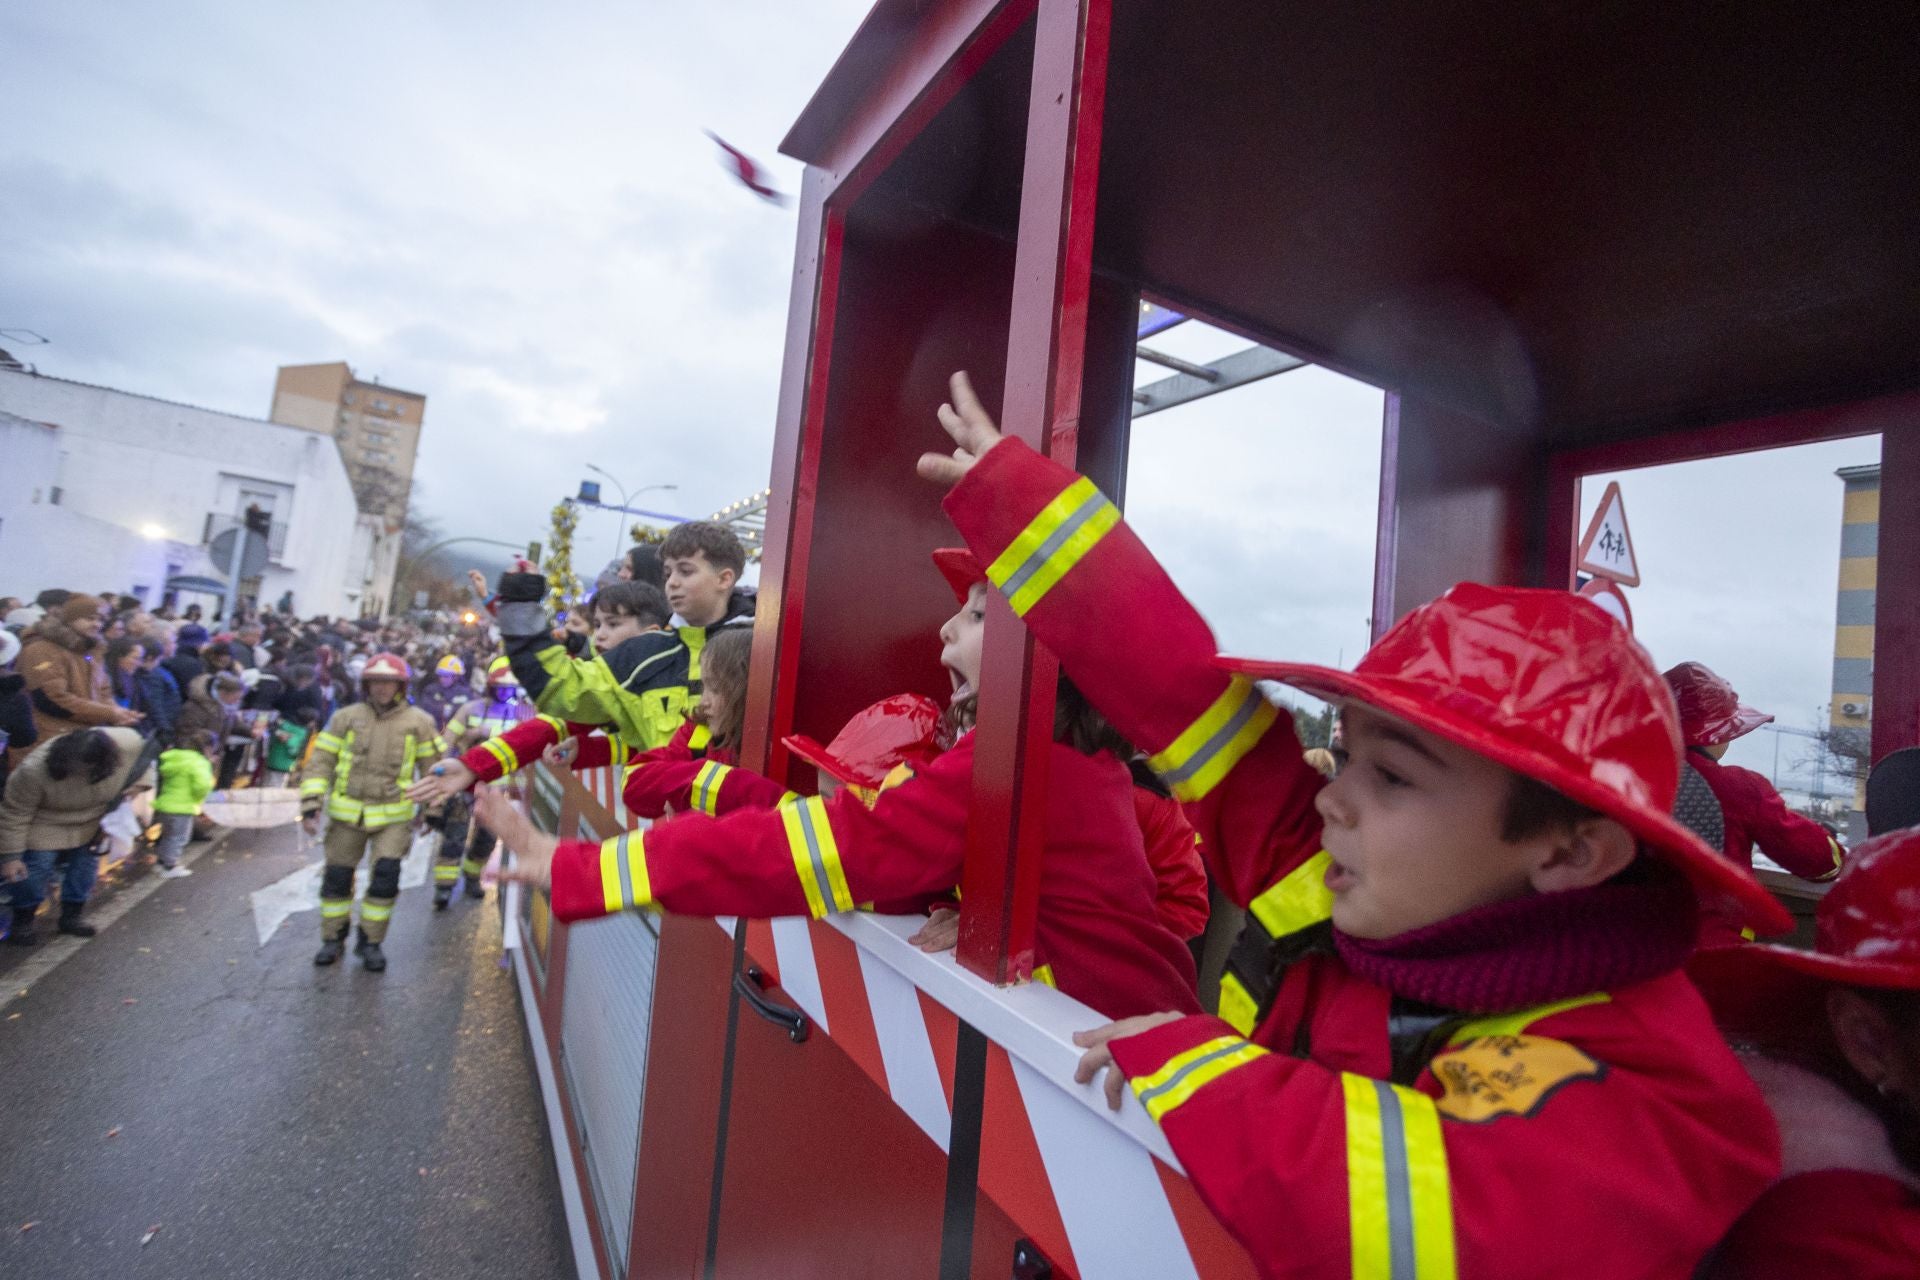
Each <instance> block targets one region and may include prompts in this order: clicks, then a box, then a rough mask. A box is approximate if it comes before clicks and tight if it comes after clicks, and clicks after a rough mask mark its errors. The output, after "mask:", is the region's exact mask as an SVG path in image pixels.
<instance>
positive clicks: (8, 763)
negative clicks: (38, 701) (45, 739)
mask: <svg viewBox="0 0 1920 1280" xmlns="http://www.w3.org/2000/svg"><path fill="white" fill-rule="evenodd" d="M0 732H3V733H5V734H6V735H7V749H6V750H5V751H0V787H4V786H6V785H7V773H8V771H9V770H10V769H11V768H12V767H13V766H14V765H15V764H18V763H19V762H20V761H22V760H24V759H26V758H27V752H29V751H31V750H32V749H33V744H34V743H36V742H38V741H39V740H40V728H39V726H38V725H36V724H35V723H34V719H33V699H32V698H31V697H30V696H29V695H28V693H27V678H26V677H25V676H23V675H20V674H18V673H17V672H12V671H7V672H0Z"/></svg>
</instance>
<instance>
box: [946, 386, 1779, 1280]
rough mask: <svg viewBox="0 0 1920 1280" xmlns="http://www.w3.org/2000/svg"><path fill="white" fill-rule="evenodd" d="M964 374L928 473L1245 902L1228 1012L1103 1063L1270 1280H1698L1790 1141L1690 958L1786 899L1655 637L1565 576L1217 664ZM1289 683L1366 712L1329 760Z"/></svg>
mask: <svg viewBox="0 0 1920 1280" xmlns="http://www.w3.org/2000/svg"><path fill="white" fill-rule="evenodd" d="M952 390H953V404H952V405H943V406H941V409H940V412H939V417H940V422H941V425H942V426H943V427H944V428H945V429H946V431H947V432H948V433H949V435H950V436H951V437H952V438H953V441H954V443H955V444H956V445H957V446H958V448H957V449H955V450H954V451H953V452H952V453H951V454H929V455H926V456H925V457H923V458H922V459H921V462H920V471H921V473H922V475H923V476H925V477H926V478H928V479H930V480H934V481H937V482H940V483H943V484H947V485H951V486H952V492H951V494H950V495H949V496H948V498H947V500H946V508H947V512H948V514H949V515H950V516H951V517H952V519H953V521H954V523H955V524H956V525H957V526H958V527H959V529H960V532H961V533H962V535H963V536H964V537H965V538H966V541H967V543H968V545H969V546H970V547H971V548H972V550H973V552H974V554H975V555H976V556H977V557H978V558H979V559H980V561H981V562H982V563H983V564H985V565H986V566H987V571H988V576H989V577H990V579H991V580H992V582H993V584H994V587H995V588H996V589H997V590H998V591H999V592H1000V593H1001V594H1002V595H1003V596H1004V598H1005V599H1006V601H1007V602H1008V604H1009V605H1010V606H1011V607H1012V609H1013V611H1014V612H1015V613H1016V614H1017V615H1019V616H1021V617H1022V618H1023V619H1024V620H1025V622H1026V624H1027V626H1028V627H1029V628H1030V629H1031V630H1032V632H1033V634H1034V635H1035V637H1036V638H1037V639H1038V640H1040V641H1041V642H1042V643H1044V644H1045V645H1046V646H1047V647H1048V648H1049V649H1051V650H1052V651H1053V652H1054V653H1055V654H1057V655H1058V657H1059V659H1060V662H1061V665H1062V667H1063V669H1064V670H1065V671H1066V672H1067V674H1068V675H1069V676H1070V677H1071V678H1072V679H1073V681H1074V683H1075V684H1077V685H1078V686H1079V687H1080V688H1081V689H1082V690H1084V691H1085V693H1086V695H1087V697H1088V698H1089V699H1091V700H1092V702H1093V704H1094V705H1095V706H1096V707H1098V708H1100V709H1101V710H1102V711H1104V712H1106V713H1107V714H1108V716H1109V717H1110V718H1111V719H1112V720H1113V722H1114V725H1115V727H1116V728H1118V729H1119V730H1120V731H1121V732H1122V733H1123V734H1125V735H1126V736H1127V737H1128V738H1129V739H1130V740H1132V741H1134V742H1136V743H1138V744H1139V745H1140V746H1141V747H1142V748H1144V749H1146V750H1147V751H1149V752H1150V753H1151V757H1150V758H1151V761H1152V764H1153V767H1154V769H1155V771H1156V772H1158V773H1159V774H1160V776H1161V777H1162V778H1163V779H1164V780H1165V781H1166V783H1167V785H1168V786H1169V787H1170V789H1171V790H1172V791H1173V793H1174V794H1175V795H1176V796H1177V797H1179V798H1180V800H1181V801H1182V802H1183V803H1184V804H1185V806H1186V810H1187V813H1188V815H1189V817H1190V819H1191V821H1192V822H1193V825H1194V828H1195V829H1196V830H1197V831H1198V832H1199V835H1200V839H1201V849H1202V853H1203V855H1204V856H1205V857H1206V858H1207V860H1208V864H1209V866H1210V868H1211V870H1212V872H1213V874H1214V877H1215V879H1216V881H1217V882H1219V883H1220V884H1221V885H1222V886H1224V887H1225V888H1226V890H1227V892H1228V893H1229V895H1230V896H1231V897H1232V898H1233V900H1234V901H1235V902H1236V903H1238V904H1241V905H1243V906H1245V907H1247V908H1248V914H1249V916H1250V920H1249V924H1248V929H1249V932H1250V933H1251V934H1252V935H1253V936H1252V937H1251V938H1249V939H1248V940H1246V941H1244V942H1243V944H1242V947H1241V949H1240V954H1239V964H1238V966H1237V967H1236V969H1235V973H1236V974H1237V977H1238V985H1237V990H1235V991H1234V992H1233V998H1232V999H1231V1000H1229V999H1228V998H1227V994H1226V993H1225V992H1223V996H1222V1010H1221V1011H1222V1014H1223V1015H1225V1016H1222V1017H1214V1016H1209V1015H1199V1016H1181V1015H1180V1014H1178V1013H1175V1012H1169V1013H1165V1014H1159V1015H1154V1016H1149V1017H1140V1018H1129V1019H1126V1020H1124V1021H1120V1022H1117V1023H1113V1024H1110V1025H1108V1026H1105V1027H1101V1028H1097V1029H1094V1030H1090V1031H1087V1032H1082V1033H1079V1034H1078V1035H1076V1037H1075V1039H1076V1041H1077V1042H1078V1043H1079V1044H1080V1045H1081V1046H1082V1047H1083V1048H1085V1049H1086V1050H1087V1053H1086V1055H1085V1057H1083V1059H1082V1060H1081V1064H1080V1069H1079V1078H1080V1079H1081V1080H1082V1081H1085V1082H1093V1081H1095V1080H1097V1079H1099V1078H1100V1076H1101V1074H1102V1073H1103V1072H1104V1073H1105V1076H1106V1078H1105V1082H1104V1083H1105V1085H1106V1089H1107V1093H1108V1097H1109V1100H1110V1102H1111V1104H1112V1105H1113V1106H1115V1107H1118V1106H1119V1105H1120V1104H1121V1102H1122V1099H1123V1095H1124V1092H1125V1090H1126V1088H1127V1086H1128V1085H1130V1086H1131V1088H1132V1092H1133V1094H1134V1096H1135V1097H1136V1098H1137V1099H1138V1101H1139V1104H1140V1105H1141V1106H1142V1107H1143V1108H1144V1109H1145V1110H1146V1112H1147V1114H1148V1115H1149V1116H1150V1117H1151V1118H1152V1119H1153V1120H1154V1121H1155V1122H1156V1123H1158V1124H1159V1126H1160V1127H1161V1129H1162V1131H1163V1132H1164V1133H1165V1134H1166V1137H1167V1140H1168V1141H1169V1142H1170V1143H1171V1145H1172V1147H1173V1150H1174V1151H1175V1153H1176V1154H1177V1155H1178V1156H1179V1157H1180V1160H1181V1163H1182V1164H1183V1165H1184V1166H1185V1169H1186V1172H1187V1174H1188V1176H1189V1178H1190V1179H1191V1180H1192V1182H1193V1185H1194V1187H1195V1188H1196V1189H1197V1190H1198V1192H1199V1194H1200V1195H1201V1197H1202V1198H1203V1199H1204V1200H1205V1201H1206V1203H1207V1204H1208V1206H1209V1207H1210V1208H1211V1209H1212V1210H1213V1212H1214V1213H1215V1214H1216V1215H1217V1216H1218V1217H1219V1219H1220V1221H1221V1222H1222V1223H1223V1224H1224V1225H1225V1226H1226V1227H1227V1229H1228V1230H1229V1231H1230V1232H1231V1233H1232V1234H1233V1235H1234V1236H1235V1238H1237V1239H1238V1240H1239V1241H1240V1242H1241V1243H1242V1244H1243V1245H1244V1246H1245V1247H1246V1248H1247V1250H1248V1252H1249V1253H1250V1254H1251V1256H1252V1258H1253V1260H1254V1261H1255V1263H1256V1264H1257V1265H1258V1266H1259V1267H1260V1269H1261V1270H1262V1272H1263V1273H1264V1274H1267V1275H1272V1276H1287V1277H1325V1278H1327V1280H1332V1278H1334V1277H1340V1278H1342V1280H1348V1278H1355V1277H1367V1278H1369V1280H1371V1278H1372V1277H1393V1278H1395V1280H1400V1278H1402V1277H1406V1278H1415V1277H1417V1278H1419V1280H1441V1278H1444V1280H1454V1277H1464V1276H1473V1277H1483V1276H1527V1277H1534V1278H1538V1277H1568V1278H1569V1280H1572V1278H1574V1277H1578V1278H1580V1280H1591V1278H1592V1277H1595V1276H1601V1275H1604V1276H1607V1277H1609V1280H1625V1278H1628V1277H1675V1278H1679V1277H1685V1276H1687V1275H1689V1274H1690V1272H1691V1270H1692V1268H1693V1267H1694V1266H1695V1264H1696V1263H1698V1261H1699V1260H1700V1259H1701V1258H1702V1257H1704V1256H1705V1255H1706V1254H1707V1252H1708V1250H1709V1249H1710V1248H1711V1247H1712V1246H1713V1245H1714V1244H1715V1242H1716V1241H1718V1240H1719V1239H1720V1237H1721V1236H1722V1235H1723V1234H1724V1233H1725V1231H1726V1230H1727V1228H1728V1227H1729V1226H1731V1225H1732V1223H1733V1222H1734V1220H1735V1219H1736V1218H1738V1217H1739V1215H1740V1213H1741V1212H1742V1211H1743V1210H1744V1209H1745V1208H1746V1206H1747V1205H1748V1204H1749V1203H1751V1202H1752V1200H1753V1199H1754V1198H1755V1197H1756V1196H1757V1195H1759V1194H1760V1192H1761V1191H1762V1190H1763V1189H1764V1188H1765V1187H1766V1185H1767V1183H1768V1182H1769V1181H1770V1180H1771V1179H1772V1178H1773V1176H1774V1175H1775V1174H1776V1172H1777V1171H1778V1169H1779V1161H1780V1154H1779V1145H1778V1141H1777V1138H1776V1137H1775V1133H1774V1129H1773V1126H1772V1123H1771V1120H1770V1117H1769V1116H1768V1114H1767V1110H1766V1104H1765V1102H1764V1100H1763V1099H1762V1098H1761V1096H1760V1094H1759V1092H1758V1090H1757V1089H1756V1088H1755V1087H1754V1085H1753V1083H1752V1081H1750V1080H1749V1079H1748V1078H1747V1076H1746V1074H1745V1073H1744V1072H1743V1071H1742V1070H1741V1069H1740V1065H1739V1063H1738V1062H1737V1061H1736V1060H1735V1058H1734V1056H1733V1053H1732V1051H1731V1050H1730V1049H1729V1048H1728V1047H1727V1045H1726V1044H1725V1042H1724V1041H1723V1040H1722V1039H1721V1038H1720V1036H1719V1035H1718V1034H1717V1032H1716V1031H1715V1029H1714V1027H1713V1024H1712V1021H1711V1019H1710V1017H1709V1015H1708V1012H1707V1009H1706V1006H1705V1004H1704V1002H1703V1001H1702V1000H1701V998H1700V996H1699V993H1698V992H1697V991H1696V990H1695V989H1694V988H1693V986H1692V985H1691V984H1690V983H1689V982H1688V981H1687V978H1686V976H1685V974H1684V973H1683V972H1682V965H1683V963H1684V962H1685V960H1686V958H1687V957H1688V955H1689V954H1690V953H1691V952H1692V950H1693V942H1694V937H1695V931H1696V924H1697V913H1698V909H1699V908H1698V899H1700V898H1704V899H1707V900H1710V901H1712V902H1715V903H1720V902H1725V903H1727V904H1729V905H1730V909H1735V910H1739V911H1743V912H1744V913H1745V915H1746V918H1747V919H1749V920H1750V921H1752V922H1753V923H1755V924H1756V925H1757V926H1758V927H1760V928H1761V929H1762V930H1764V931H1769V932H1778V931H1783V930H1784V929H1785V928H1787V927H1788V925H1789V923H1790V921H1789V919H1788V917H1787V916H1786V914H1785V912H1784V911H1783V910H1782V909H1781V908H1780V907H1779V905H1778V904H1777V903H1775V902H1774V901H1773V900H1772V898H1771V897H1769V896H1768V895H1767V894H1766V892H1765V891H1764V890H1763V889H1762V888H1761V887H1760V886H1759V885H1758V884H1757V883H1756V882H1755V881H1754V880H1753V878H1752V877H1751V876H1750V875H1749V874H1748V873H1747V872H1745V871H1743V870H1741V869H1740V868H1738V867H1736V866H1734V865H1733V864H1732V863H1730V862H1728V861H1727V860H1726V859H1725V858H1724V857H1722V856H1721V855H1720V852H1719V851H1718V850H1716V849H1711V848H1709V847H1707V846H1706V845H1705V844H1704V843H1703V842H1702V841H1701V840H1700V839H1699V838H1698V837H1697V836H1694V835H1693V834H1692V833H1691V832H1689V831H1687V830H1686V829H1685V828H1683V827H1681V826H1680V825H1679V824H1678V823H1677V822H1675V821H1674V820H1673V818H1672V817H1671V816H1670V812H1669V811H1670V808H1671V806H1672V803H1673V799H1674V795H1675V791H1676V787H1677V779H1678V776H1679V770H1680V758H1681V742H1680V734H1679V725H1678V723H1677V720H1676V718H1675V715H1674V711H1673V702H1672V699H1671V697H1670V696H1669V695H1668V693H1667V690H1666V686H1665V684H1664V682H1663V681H1662V680H1661V678H1660V674H1659V671H1658V669H1657V668H1656V667H1655V666H1654V665H1653V663H1652V662H1651V660H1650V659H1649V658H1648V657H1647V655H1646V653H1645V652H1644V651H1643V650H1642V649H1641V648H1640V647H1639V646H1638V645H1637V644H1635V643H1634V642H1633V640H1632V638H1631V637H1630V636H1629V635H1628V634H1627V633H1626V631H1625V630H1624V629H1623V628H1621V626H1620V625H1619V624H1618V623H1617V622H1616V621H1615V620H1614V619H1612V618H1611V617H1609V616H1608V615H1607V614H1606V613H1604V612H1603V611H1602V610H1600V609H1599V608H1597V607H1595V606H1594V605H1593V604H1592V603H1591V602H1589V601H1586V600H1582V599H1580V598H1578V597H1576V596H1574V595H1572V594H1571V593H1568V592H1565V591H1545V590H1524V589H1518V588H1494V587H1482V586H1474V585H1470V584H1468V585H1461V586H1457V587H1455V588H1453V589H1452V590H1450V591H1448V592H1446V593H1445V594H1444V595H1442V596H1441V597H1439V598H1438V599H1437V600H1435V601H1433V602H1432V603H1430V604H1427V605H1425V606H1422V607H1421V608H1418V609H1416V610H1414V611H1413V612H1412V613H1411V614H1409V615H1408V616H1407V617H1405V618H1403V619H1402V620H1400V621H1399V622H1398V623H1396V624H1395V625H1394V626H1393V627H1392V628H1391V629H1390V630H1389V631H1388V632H1387V634H1386V635H1385V636H1383V637H1382V638H1381V640H1380V641H1379V643H1378V644H1376V645H1375V646H1374V647H1373V648H1372V649H1371V650H1370V651H1369V652H1368V653H1367V655H1366V656H1365V657H1364V658H1362V659H1361V661H1360V663H1359V665H1358V667H1357V668H1356V669H1355V670H1354V671H1351V672H1347V671H1339V670H1333V669H1328V668H1321V667H1314V666H1308V665H1305V664H1300V663H1286V662H1264V661H1249V660H1241V659H1224V658H1216V650H1215V647H1214V640H1213V634H1212V632H1211V630H1210V629H1209V628H1208V627H1207V624H1206V623H1205V621H1204V620H1203V619H1202V618H1201V617H1200V615H1199V614H1198V613H1197V612H1196V611H1195V610H1194V608H1193V606H1192V605H1191V604H1190V603H1188V601H1187V600H1186V599H1185V598H1184V597H1183V596H1182V595H1181V594H1180V592H1179V591H1178V589H1177V588H1175V586H1174V585H1173V583H1172V581H1171V580H1170V579H1169V578H1168V577H1167V575H1166V573H1165V571H1164V570H1163V569H1162V568H1161V567H1160V566H1159V564H1158V563H1157V562H1156V561H1155V560H1154V559H1153V557H1152V556H1151V554H1150V553H1148V551H1147V550H1146V548H1145V547H1144V546H1143V545H1142V544H1141V543H1140V541H1139V540H1138V538H1137V537H1135V535H1134V534H1133V532H1132V531H1131V530H1130V529H1129V528H1127V526H1126V525H1125V524H1124V523H1123V522H1122V520H1121V519H1120V513H1119V511H1118V509H1117V508H1116V507H1115V506H1114V505H1113V504H1112V503H1111V502H1110V501H1108V500H1107V499H1106V498H1105V497H1104V496H1102V495H1101V494H1100V492H1099V491H1098V490H1097V489H1096V488H1095V486H1094V485H1093V483H1092V482H1091V481H1089V480H1087V479H1086V478H1084V477H1081V476H1076V475H1075V474H1074V473H1073V472H1071V471H1070V470H1068V469H1067V468H1065V467H1062V466H1060V465H1059V464H1057V463H1055V462H1053V461H1051V460H1049V459H1047V458H1044V457H1042V456H1040V455H1039V454H1037V453H1035V452H1034V451H1033V450H1032V449H1030V448H1028V447H1027V446H1026V445H1025V444H1023V443H1022V442H1021V441H1019V440H1017V439H1004V440H1003V439H1002V438H1001V437H1000V435H999V432H998V431H997V429H996V428H995V427H994V424H993V421H992V419H991V418H990V417H989V416H988V415H987V413H986V412H985V410H984V409H983V408H982V407H981V405H980V404H979V401H978V400H977V399H976V398H975V397H974V395H973V392H972V388H971V386H970V385H969V384H968V382H967V380H966V378H965V376H964V375H956V376H955V378H954V379H953V386H952ZM956 406H957V407H956ZM1260 680H1277V681H1282V682H1285V683H1288V684H1291V685H1293V686H1294V687H1296V688H1299V689H1302V690H1304V691H1306V692H1308V693H1310V694H1312V695H1314V696H1315V697H1318V698H1321V699H1324V700H1326V701H1329V702H1332V703H1334V704H1336V705H1337V706H1339V707H1340V708H1341V711H1342V715H1343V719H1344V729H1345V743H1346V746H1347V749H1348V751H1349V763H1348V765H1347V767H1346V768H1345V769H1343V770H1342V771H1341V772H1340V773H1339V775H1338V776H1337V777H1336V778H1334V779H1333V780H1331V781H1328V780H1326V779H1324V778H1322V777H1321V776H1320V775H1319V774H1318V773H1317V772H1315V771H1314V770H1313V768H1312V767H1310V766H1309V765H1308V764H1307V763H1306V761H1305V760H1304V759H1303V757H1302V752H1301V748H1300V744H1299V742H1298V740H1297V739H1296V737H1295V735H1294V733H1293V731H1292V719H1291V717H1290V716H1288V715H1286V714H1285V713H1284V712H1283V711H1282V710H1281V709H1280V708H1279V707H1277V706H1276V705H1275V704H1274V703H1272V702H1270V701H1269V700H1268V699H1267V698H1266V697H1265V696H1264V695H1263V694H1262V692H1261V691H1260V688H1259V687H1258V685H1257V684H1256V683H1255V682H1256V681H1260ZM1253 952H1257V953H1258V954H1257V956H1256V955H1254V954H1251V953H1253Z"/></svg>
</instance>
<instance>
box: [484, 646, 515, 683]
mask: <svg viewBox="0 0 1920 1280" xmlns="http://www.w3.org/2000/svg"><path fill="white" fill-rule="evenodd" d="M502 685H512V686H514V687H515V688H519V686H520V679H519V677H518V676H516V675H514V674H513V663H511V662H510V661H508V660H507V656H506V655H505V654H501V655H500V656H499V657H497V658H495V659H494V660H493V661H492V662H489V663H488V664H487V687H488V688H489V689H492V688H496V687H498V686H502Z"/></svg>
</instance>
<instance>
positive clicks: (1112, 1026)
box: [1073, 1013, 1186, 1111]
mask: <svg viewBox="0 0 1920 1280" xmlns="http://www.w3.org/2000/svg"><path fill="white" fill-rule="evenodd" d="M1184 1017H1186V1015H1185V1014H1183V1013H1143V1014H1141V1015H1140V1016H1138V1017H1135V1018H1122V1019H1120V1021H1118V1022H1109V1023H1108V1024H1107V1025H1106V1026H1104V1027H1095V1028H1094V1029H1093V1030H1091V1031H1076V1032H1074V1033H1073V1042H1074V1043H1075V1044H1077V1045H1079V1046H1080V1047H1081V1048H1082V1049H1085V1050H1086V1053H1084V1054H1082V1055H1081V1056H1080V1065H1079V1066H1077V1067H1075V1068H1074V1071H1073V1082H1074V1083H1075V1084H1091V1083H1092V1082H1093V1078H1094V1077H1095V1076H1097V1075H1099V1074H1100V1072H1102V1071H1105V1072H1106V1073H1107V1079H1106V1085H1105V1087H1106V1091H1107V1106H1108V1107H1109V1108H1110V1109H1112V1110H1114V1111H1118V1110H1119V1109H1120V1099H1121V1098H1123V1097H1125V1096H1126V1092H1127V1078H1126V1077H1125V1076H1124V1075H1122V1074H1120V1068H1118V1067H1116V1066H1114V1065H1113V1050H1111V1049H1109V1048H1108V1047H1107V1044H1108V1042H1109V1041H1112V1040H1124V1039H1126V1038H1127V1037H1128V1036H1137V1035H1139V1034H1140V1033H1141V1032H1142V1031H1151V1030H1153V1029H1154V1028H1155V1027H1162V1026H1165V1025H1166V1024H1167V1023H1169V1022H1178V1021H1180V1019H1182V1018H1184Z"/></svg>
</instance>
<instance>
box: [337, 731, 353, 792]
mask: <svg viewBox="0 0 1920 1280" xmlns="http://www.w3.org/2000/svg"><path fill="white" fill-rule="evenodd" d="M352 776H353V730H351V729H349V730H347V736H346V737H345V738H342V739H341V740H340V749H339V751H338V752H337V753H336V754H335V758H334V762H333V782H334V786H335V788H336V789H338V790H340V791H345V790H346V789H347V779H348V778H350V777H352Z"/></svg>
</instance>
